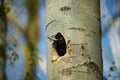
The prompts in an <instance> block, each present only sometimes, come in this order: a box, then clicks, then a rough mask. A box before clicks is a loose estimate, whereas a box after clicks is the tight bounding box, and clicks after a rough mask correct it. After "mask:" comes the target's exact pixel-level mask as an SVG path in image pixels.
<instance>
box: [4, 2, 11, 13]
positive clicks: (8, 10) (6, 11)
mask: <svg viewBox="0 0 120 80" xmlns="http://www.w3.org/2000/svg"><path fill="white" fill-rule="evenodd" d="M4 11H5V13H6V14H7V13H8V12H10V3H9V1H7V0H6V1H5V10H4Z"/></svg>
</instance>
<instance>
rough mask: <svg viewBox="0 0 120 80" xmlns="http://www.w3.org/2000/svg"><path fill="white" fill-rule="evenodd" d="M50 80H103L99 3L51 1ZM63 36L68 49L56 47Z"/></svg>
mask: <svg viewBox="0 0 120 80" xmlns="http://www.w3.org/2000/svg"><path fill="white" fill-rule="evenodd" d="M46 5H47V8H46V9H47V10H46V12H47V14H46V15H47V25H46V32H47V53H48V54H47V55H48V57H47V61H48V62H47V71H48V80H102V67H103V65H102V50H101V28H100V2H99V0H47V3H46ZM57 33H61V34H62V35H63V37H64V39H65V41H66V44H67V48H66V53H65V55H64V56H59V55H58V52H57V50H56V49H55V48H54V47H53V42H54V41H55V39H53V37H54V38H55V36H56V34H57Z"/></svg>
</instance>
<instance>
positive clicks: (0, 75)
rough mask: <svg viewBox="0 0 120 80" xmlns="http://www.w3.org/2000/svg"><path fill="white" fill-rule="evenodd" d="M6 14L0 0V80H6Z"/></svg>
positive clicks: (2, 1) (2, 2) (2, 0)
mask: <svg viewBox="0 0 120 80" xmlns="http://www.w3.org/2000/svg"><path fill="white" fill-rule="evenodd" d="M6 30H7V26H6V14H5V11H4V0H0V80H6V74H5V62H6V54H5V52H6V51H5V48H6Z"/></svg>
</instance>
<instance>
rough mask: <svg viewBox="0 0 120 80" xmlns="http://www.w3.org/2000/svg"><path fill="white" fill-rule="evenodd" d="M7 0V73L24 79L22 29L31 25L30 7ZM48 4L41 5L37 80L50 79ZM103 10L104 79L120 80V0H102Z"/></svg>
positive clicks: (14, 78)
mask: <svg viewBox="0 0 120 80" xmlns="http://www.w3.org/2000/svg"><path fill="white" fill-rule="evenodd" d="M5 1H6V12H7V20H8V22H7V24H8V33H7V42H8V46H9V48H8V49H7V68H6V73H7V77H8V80H18V79H19V80H22V77H23V71H22V69H23V67H24V62H23V56H24V55H23V53H24V52H22V48H21V46H23V45H24V43H25V41H26V38H25V37H23V35H21V32H22V30H25V29H26V28H25V26H27V21H28V20H27V19H28V17H29V16H28V14H29V11H28V6H27V5H26V0H5ZM28 1H29V0H28ZM45 7H46V5H45V0H39V3H38V8H37V20H38V24H37V25H38V29H37V30H38V33H36V34H37V35H36V36H37V37H36V38H37V45H36V48H37V54H36V55H37V56H39V57H37V58H35V59H36V60H37V64H36V69H35V76H36V77H35V78H36V80H47V72H46V32H45V25H46V13H45V9H46V8H45ZM100 12H101V29H102V55H103V66H104V71H103V76H104V80H120V0H100ZM28 22H29V21H28ZM21 29H22V30H21ZM11 48H12V49H11ZM21 53H22V54H21ZM16 74H17V75H16Z"/></svg>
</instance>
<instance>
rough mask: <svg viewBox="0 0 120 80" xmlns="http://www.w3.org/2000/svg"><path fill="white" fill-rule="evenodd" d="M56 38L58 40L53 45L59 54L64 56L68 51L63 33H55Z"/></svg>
mask: <svg viewBox="0 0 120 80" xmlns="http://www.w3.org/2000/svg"><path fill="white" fill-rule="evenodd" d="M55 39H57V40H55V41H54V42H53V47H54V48H55V50H56V52H57V54H58V55H59V56H64V55H65V53H66V42H65V39H64V37H63V35H62V34H61V33H57V34H56V35H55Z"/></svg>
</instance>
